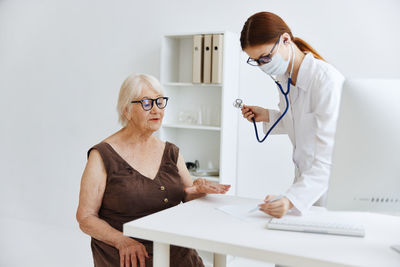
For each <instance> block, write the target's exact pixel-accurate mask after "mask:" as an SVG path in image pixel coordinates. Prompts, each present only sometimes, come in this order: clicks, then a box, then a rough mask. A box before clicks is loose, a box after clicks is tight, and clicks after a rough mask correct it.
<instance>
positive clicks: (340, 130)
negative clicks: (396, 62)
mask: <svg viewBox="0 0 400 267" xmlns="http://www.w3.org/2000/svg"><path fill="white" fill-rule="evenodd" d="M327 208H328V209H331V210H354V211H372V212H384V213H393V214H400V80H372V79H366V80H347V81H346V82H345V83H344V86H343V92H342V99H341V105H340V112H339V119H338V123H337V130H336V136H335V146H334V151H333V159H332V169H331V177H330V182H329V188H328V199H327Z"/></svg>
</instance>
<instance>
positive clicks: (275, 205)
mask: <svg viewBox="0 0 400 267" xmlns="http://www.w3.org/2000/svg"><path fill="white" fill-rule="evenodd" d="M274 197H275V196H274V195H268V196H266V198H265V199H264V203H263V204H260V210H261V211H263V212H265V213H267V214H269V215H271V216H273V217H276V218H281V217H283V216H284V215H285V214H286V213H287V212H288V211H289V210H290V209H291V208H293V204H292V202H290V200H289V199H288V198H287V197H283V198H281V199H278V200H276V201H274V202H271V203H269V201H270V200H271V199H273V198H274Z"/></svg>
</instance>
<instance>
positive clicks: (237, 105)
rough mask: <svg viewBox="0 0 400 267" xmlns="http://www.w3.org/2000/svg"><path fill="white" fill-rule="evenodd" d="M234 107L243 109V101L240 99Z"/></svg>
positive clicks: (235, 102)
mask: <svg viewBox="0 0 400 267" xmlns="http://www.w3.org/2000/svg"><path fill="white" fill-rule="evenodd" d="M233 106H234V107H235V108H242V107H243V100H242V99H240V98H238V99H236V100H235V101H234V102H233Z"/></svg>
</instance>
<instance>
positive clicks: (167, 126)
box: [163, 123, 221, 131]
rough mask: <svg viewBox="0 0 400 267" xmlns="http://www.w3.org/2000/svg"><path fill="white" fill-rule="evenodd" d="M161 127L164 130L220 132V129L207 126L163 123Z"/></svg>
mask: <svg viewBox="0 0 400 267" xmlns="http://www.w3.org/2000/svg"><path fill="white" fill-rule="evenodd" d="M163 127H166V128H178V129H193V130H208V131H220V130H221V127H218V126H207V125H194V124H193V125H192V124H178V123H176V124H174V123H165V124H163Z"/></svg>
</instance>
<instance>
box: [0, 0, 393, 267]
mask: <svg viewBox="0 0 400 267" xmlns="http://www.w3.org/2000/svg"><path fill="white" fill-rule="evenodd" d="M261 10H268V11H272V12H275V13H277V14H279V15H281V16H282V18H283V19H284V20H286V22H287V23H288V25H289V26H291V28H292V31H293V33H294V35H295V36H299V37H302V38H303V39H305V40H307V41H308V42H309V43H310V44H312V45H313V46H314V47H315V48H316V49H317V50H318V51H319V52H320V53H321V54H322V55H323V56H325V58H326V59H327V60H328V61H329V62H331V63H332V64H334V65H335V66H336V67H337V68H338V69H339V70H340V71H341V72H342V73H343V74H344V75H345V76H347V77H381V78H400V70H399V67H398V62H399V61H400V53H398V44H399V43H400V37H399V35H398V25H400V16H398V12H399V11H400V2H399V1H397V0H385V1H382V0H381V1H377V0H376V1H362V0H358V1H348V0H339V1H329V2H328V1H318V0H313V1H311V0H310V1H276V0H275V1H266V0H253V1H247V2H246V1H238V0H235V1H232V0H221V1H193V0H187V1H177V0H170V1H162V0H159V1H133V0H131V1H128V0H121V1H105V0H103V1H99V0H96V1H94V0H92V1H77V0H68V1H66V0H59V1H52V0H37V1H28V0H26V1H22V0H2V1H1V0H0V90H1V98H0V121H1V131H0V140H1V141H0V142H1V143H0V145H1V154H0V164H1V176H0V179H1V180H0V181H1V186H0V203H1V205H0V214H1V215H0V216H1V217H0V219H1V221H0V222H1V226H0V229H1V230H0V236H1V237H3V236H6V237H7V238H0V250H1V251H6V252H7V253H3V252H2V253H0V266H23V265H25V263H28V262H30V265H33V266H51V261H50V260H48V261H43V258H44V257H45V256H44V255H45V254H46V253H48V251H49V250H48V249H50V248H54V247H55V246H61V248H63V249H66V250H67V252H65V250H61V251H58V250H57V251H52V252H51V253H53V254H52V255H53V258H57V257H58V256H60V257H63V258H62V262H60V264H57V266H87V265H88V262H90V257H91V255H90V254H89V253H90V250H89V246H88V243H87V242H88V239H87V238H86V237H85V236H84V235H83V234H79V232H78V230H77V224H76V222H75V218H74V217H75V210H76V206H77V202H78V192H79V182H80V176H81V173H82V170H83V168H84V165H85V161H86V151H87V149H88V148H90V146H92V145H94V144H96V143H97V142H98V141H100V140H101V139H103V138H104V137H106V136H108V135H109V134H111V133H112V132H114V131H116V130H117V129H118V128H119V126H118V124H117V116H116V111H115V106H116V100H117V94H118V90H119V87H120V84H121V83H122V81H123V79H124V78H125V77H126V76H127V75H128V74H130V73H132V72H143V73H150V74H153V75H155V76H156V77H159V65H160V60H159V58H160V41H161V36H162V35H163V34H168V33H180V32H201V31H216V30H230V31H233V32H238V33H239V32H240V30H241V28H242V26H243V23H244V22H245V20H246V19H247V17H249V16H250V15H252V14H253V13H255V12H257V11H261ZM243 58H245V57H243ZM241 68H242V70H243V73H245V74H246V75H242V76H241V93H240V97H242V98H243V99H244V100H245V102H246V103H248V104H258V105H265V106H268V107H275V106H276V100H277V91H276V89H275V88H274V85H273V83H271V81H270V80H268V77H266V76H265V75H263V74H262V72H260V71H259V70H257V69H254V68H253V69H250V67H249V66H247V65H246V64H245V62H243V63H242V64H241ZM239 127H240V129H239V138H240V141H239V163H238V172H239V177H240V180H239V190H238V193H239V194H240V195H242V196H252V197H263V196H264V195H265V194H266V193H273V192H277V193H279V192H281V191H283V190H285V189H286V187H287V186H288V185H289V184H290V182H291V179H292V174H293V170H292V164H291V146H290V144H289V142H288V138H287V137H284V136H279V137H273V138H271V139H270V140H269V141H267V142H266V143H264V144H262V145H260V144H258V143H257V142H256V141H255V137H254V133H253V129H252V126H251V124H249V123H248V122H246V121H244V120H240V124H239ZM260 130H261V129H260ZM29 223H31V224H30V226H29V227H25V226H26V225H27V224H29ZM37 224H39V225H49V228H51V227H59V228H60V229H61V228H62V229H63V231H61V230H60V233H61V232H63V233H64V232H65V233H74V234H76V239H72V241H70V242H66V243H64V245H62V244H60V243H59V242H58V240H57V239H51V238H50V237H48V238H42V239H41V238H39V237H40V236H41V235H30V234H29V233H30V232H31V230H29V233H26V234H21V233H20V234H19V235H16V236H15V239H12V237H13V235H12V234H10V233H12V231H14V232H15V231H16V229H15V227H16V226H18V227H19V228H21V229H42V228H44V229H46V227H43V226H42V228H41V227H37V228H36V227H34V226H36V225H37ZM50 225H51V226H50ZM3 226H6V228H5V227H3ZM51 229H52V228H51ZM26 231H28V230H26ZM38 231H39V230H38ZM55 232H56V231H55ZM49 235H51V234H49ZM69 236H71V235H69ZM24 239H31V240H30V242H27V243H25V244H29V246H24V245H23V244H24V242H23V241H24ZM69 239H71V238H69ZM32 240H37V242H38V243H37V244H38V245H37V248H36V250H34V251H35V253H33V252H32V250H31V247H32V246H34V244H35V242H32ZM61 240H65V239H63V238H61ZM31 243H32V244H31ZM55 243H57V244H55ZM71 244H73V245H71ZM17 247H18V248H19V250H17ZM13 248H15V249H13ZM21 248H24V249H23V250H22V251H24V250H29V251H31V252H30V254H29V253H28V252H27V251H25V252H23V253H21ZM38 248H39V249H38ZM40 248H42V249H40ZM36 252H37V253H36ZM71 252H73V253H72V254H74V255H76V256H75V257H71V258H70V259H69V258H68V257H67V258H66V257H65V254H69V253H71ZM21 254H22V255H30V257H25V258H24V257H22V258H21V257H20V255H21ZM15 257H20V260H19V261H15ZM53 258H51V259H53ZM40 259H41V260H40Z"/></svg>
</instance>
